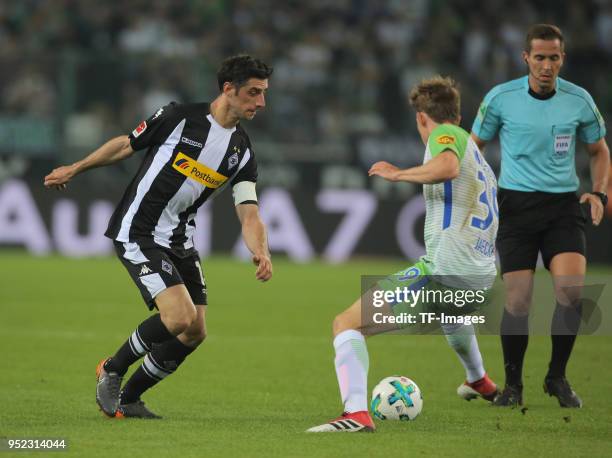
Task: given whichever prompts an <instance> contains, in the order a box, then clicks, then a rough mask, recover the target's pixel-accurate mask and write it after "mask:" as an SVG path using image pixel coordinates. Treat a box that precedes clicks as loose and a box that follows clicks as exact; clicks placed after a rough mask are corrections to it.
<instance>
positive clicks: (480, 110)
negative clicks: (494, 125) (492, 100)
mask: <svg viewBox="0 0 612 458" xmlns="http://www.w3.org/2000/svg"><path fill="white" fill-rule="evenodd" d="M486 113H487V104H486V103H484V102H482V103H481V104H480V108H478V117H479V118H480V120H481V121H482V120H483V119H484V117H485V114H486Z"/></svg>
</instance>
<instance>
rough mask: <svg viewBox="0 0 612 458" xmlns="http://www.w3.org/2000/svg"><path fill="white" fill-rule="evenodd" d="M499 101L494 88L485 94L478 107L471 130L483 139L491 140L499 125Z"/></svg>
mask: <svg viewBox="0 0 612 458" xmlns="http://www.w3.org/2000/svg"><path fill="white" fill-rule="evenodd" d="M499 102H500V98H499V97H497V91H496V90H495V88H494V89H492V90H491V91H490V92H489V93H488V94H487V95H486V96H485V98H484V99H483V101H482V103H481V104H480V107H479V108H478V113H477V114H476V118H475V119H474V124H473V125H472V132H473V133H474V135H476V136H477V137H478V138H480V139H482V140H484V141H489V140H492V139H493V137H495V135H496V134H497V132H498V131H499V128H500V126H501V112H500V107H499Z"/></svg>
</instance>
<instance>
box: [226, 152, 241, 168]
mask: <svg viewBox="0 0 612 458" xmlns="http://www.w3.org/2000/svg"><path fill="white" fill-rule="evenodd" d="M239 160H240V159H239V158H238V153H234V154H232V155H231V156H230V157H229V159H228V160H227V167H228V169H229V170H231V169H233V168H234V167H236V166H237V165H238V161H239Z"/></svg>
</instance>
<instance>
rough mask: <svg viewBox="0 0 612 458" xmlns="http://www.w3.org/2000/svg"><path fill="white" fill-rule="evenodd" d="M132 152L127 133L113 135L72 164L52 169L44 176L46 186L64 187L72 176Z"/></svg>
mask: <svg viewBox="0 0 612 458" xmlns="http://www.w3.org/2000/svg"><path fill="white" fill-rule="evenodd" d="M133 153H134V150H133V149H132V146H131V145H130V140H129V138H128V136H127V135H121V136H119V137H115V138H113V139H112V140H109V141H107V142H106V143H105V144H104V145H102V146H101V147H100V148H98V149H97V150H95V151H94V152H93V153H91V154H90V155H89V156H87V157H86V158H84V159H81V160H80V161H78V162H75V163H74V164H72V165H64V166H61V167H58V168H56V169H54V170H53V171H52V172H51V173H50V174H49V175H47V176H46V177H45V186H46V187H47V188H55V189H64V188H65V187H66V184H67V183H68V182H69V181H70V180H71V179H72V177H74V176H76V175H78V174H79V173H82V172H85V171H86V170H89V169H93V168H95V167H101V166H104V165H109V164H113V163H115V162H118V161H121V160H123V159H125V158H127V157H129V156H131V155H132V154H133Z"/></svg>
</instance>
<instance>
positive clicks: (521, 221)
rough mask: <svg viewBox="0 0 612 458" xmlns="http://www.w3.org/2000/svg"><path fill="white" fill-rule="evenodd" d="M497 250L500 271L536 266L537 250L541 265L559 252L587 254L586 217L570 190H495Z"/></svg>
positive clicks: (546, 263)
mask: <svg viewBox="0 0 612 458" xmlns="http://www.w3.org/2000/svg"><path fill="white" fill-rule="evenodd" d="M497 199H498V202H499V230H498V232H497V242H496V245H497V252H498V253H499V259H500V262H501V273H502V274H504V273H506V272H514V271H516V270H526V269H532V270H535V267H536V263H537V261H538V252H541V253H542V260H543V261H544V266H545V267H546V268H547V269H550V261H551V259H552V258H553V257H554V256H555V255H557V254H559V253H580V254H582V255H586V239H585V235H584V225H585V223H586V218H585V216H584V213H583V210H582V208H581V206H580V203H579V201H578V197H577V196H576V194H575V193H573V192H566V193H548V192H522V191H512V190H509V189H501V188H500V190H499V194H498V198H497Z"/></svg>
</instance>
